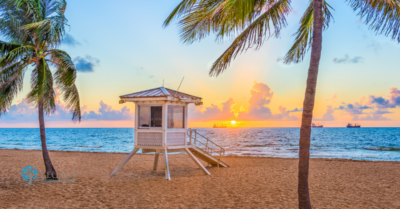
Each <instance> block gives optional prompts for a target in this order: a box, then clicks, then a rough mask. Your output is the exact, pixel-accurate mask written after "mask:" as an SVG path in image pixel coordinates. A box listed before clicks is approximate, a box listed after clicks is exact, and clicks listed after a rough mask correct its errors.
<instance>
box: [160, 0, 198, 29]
mask: <svg viewBox="0 0 400 209" xmlns="http://www.w3.org/2000/svg"><path fill="white" fill-rule="evenodd" d="M201 1H204V0H182V1H181V3H179V4H178V6H176V7H175V9H174V10H173V11H172V12H171V14H170V15H169V16H168V17H167V19H165V21H164V24H163V26H164V27H167V26H168V25H169V24H170V23H171V21H172V20H173V19H174V18H178V17H180V16H181V15H183V14H184V13H187V12H189V11H190V10H191V8H192V7H193V6H194V5H195V4H196V3H198V2H201Z"/></svg>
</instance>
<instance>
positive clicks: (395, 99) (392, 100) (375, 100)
mask: <svg viewBox="0 0 400 209" xmlns="http://www.w3.org/2000/svg"><path fill="white" fill-rule="evenodd" d="M389 90H390V95H391V96H390V97H389V98H388V99H385V98H383V97H376V96H373V95H371V96H369V102H370V103H371V104H376V105H377V107H378V108H396V107H397V106H399V107H400V90H399V89H398V88H391V89H389Z"/></svg>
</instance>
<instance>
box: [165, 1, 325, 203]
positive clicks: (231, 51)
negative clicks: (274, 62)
mask: <svg viewBox="0 0 400 209" xmlns="http://www.w3.org/2000/svg"><path fill="white" fill-rule="evenodd" d="M290 2H291V1H290V0H212V1H211V0H182V1H181V3H180V4H179V5H178V6H177V7H176V8H175V9H174V10H173V11H172V13H171V14H170V15H169V16H168V18H167V19H166V20H165V22H164V26H168V25H169V24H170V23H171V22H172V20H173V19H174V18H180V19H179V26H180V29H181V32H180V35H181V39H182V41H183V42H184V43H188V44H190V43H193V42H194V41H197V40H201V39H203V38H204V37H206V36H207V35H209V34H210V33H212V32H214V33H216V35H217V40H223V39H224V38H229V37H235V36H236V38H235V39H234V41H233V43H232V44H231V45H230V47H229V48H228V49H227V50H226V51H225V52H224V53H223V54H222V55H221V56H220V57H219V58H218V59H217V60H216V61H215V62H214V64H213V65H212V67H211V69H210V72H209V75H210V76H218V75H220V74H221V73H222V72H223V71H224V70H226V69H227V68H228V67H229V64H230V63H231V61H232V60H233V59H234V58H235V57H236V56H237V55H238V54H240V53H243V52H245V51H246V50H247V49H249V48H251V47H255V48H256V49H259V48H260V47H261V45H262V44H263V43H264V41H265V40H266V39H268V38H269V37H271V36H275V37H278V36H279V34H280V31H281V29H282V28H283V27H285V26H286V16H287V15H288V13H289V12H290V11H291V7H290ZM330 9H332V8H331V7H330V6H329V4H328V3H326V2H325V1H323V0H311V1H310V3H309V6H308V8H307V9H306V11H305V12H304V15H303V16H302V18H301V20H300V27H299V29H298V31H297V33H296V38H295V42H294V44H293V46H292V48H291V49H290V50H289V52H288V53H287V54H286V56H285V63H292V62H295V63H297V62H300V61H302V60H303V58H304V55H305V54H306V53H307V51H308V50H309V49H310V48H311V60H310V66H309V70H308V78H307V87H306V92H305V98H304V103H303V115H302V122H301V129H300V142H299V146H300V150H299V171H298V201H299V208H311V202H310V197H309V190H308V171H309V156H310V136H311V122H312V114H313V109H314V100H315V93H316V86H317V77H318V69H319V62H320V57H321V49H322V31H323V29H326V28H327V27H328V26H329V21H330V19H331V17H332V15H331V13H330V11H329V10H330Z"/></svg>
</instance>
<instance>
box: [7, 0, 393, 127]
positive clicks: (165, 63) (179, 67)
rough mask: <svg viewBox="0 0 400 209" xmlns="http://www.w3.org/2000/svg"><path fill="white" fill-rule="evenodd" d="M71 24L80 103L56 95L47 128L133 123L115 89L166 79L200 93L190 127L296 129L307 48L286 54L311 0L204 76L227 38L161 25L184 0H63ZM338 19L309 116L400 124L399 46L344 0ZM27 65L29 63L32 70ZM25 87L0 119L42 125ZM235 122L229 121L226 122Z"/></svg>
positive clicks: (326, 36)
mask: <svg viewBox="0 0 400 209" xmlns="http://www.w3.org/2000/svg"><path fill="white" fill-rule="evenodd" d="M67 2H68V6H67V12H66V16H67V18H68V24H69V25H70V27H67V28H66V31H67V33H66V36H65V38H64V43H63V44H62V45H61V49H63V50H65V51H67V52H68V53H69V54H70V55H71V57H72V58H73V59H74V62H75V65H76V67H77V69H78V70H79V72H78V79H77V86H78V90H79V93H80V99H81V105H82V110H83V112H84V113H83V115H82V122H81V123H77V124H75V123H73V122H72V121H71V118H72V115H71V114H69V113H68V111H67V109H66V108H65V106H64V104H63V103H62V101H59V102H58V103H57V108H58V109H57V112H56V113H55V114H54V115H52V116H49V117H46V122H47V123H46V127H133V116H134V111H135V110H134V105H133V103H125V104H118V101H119V96H120V95H123V94H128V93H132V92H137V91H141V90H146V89H151V88H155V87H159V86H162V84H163V80H165V86H166V87H168V88H171V89H176V88H178V86H179V83H180V81H181V79H182V77H183V76H185V79H184V81H183V83H182V86H181V88H180V91H183V92H185V93H189V94H192V95H196V96H200V97H202V98H203V101H204V105H203V106H200V107H196V106H194V105H192V106H191V107H190V110H189V111H190V113H189V126H191V127H212V125H213V124H215V123H218V124H220V123H226V124H228V125H229V126H231V127H299V126H300V123H301V109H302V103H303V99H304V92H305V84H306V76H307V70H308V64H309V60H310V56H309V55H310V53H308V56H306V57H305V59H304V61H303V62H302V63H299V64H291V65H286V64H284V63H282V58H283V57H284V55H285V54H286V52H287V51H288V49H289V48H290V47H291V45H292V43H293V40H294V37H293V34H294V33H295V32H296V30H297V28H298V26H299V23H298V22H299V19H300V17H301V16H302V14H303V12H304V10H305V8H306V7H307V5H308V1H304V0H303V1H293V2H292V7H293V11H292V13H291V14H290V15H289V16H288V26H287V27H286V28H285V29H284V30H283V31H282V32H281V36H280V38H278V39H276V38H271V39H269V40H268V41H267V42H265V44H264V45H263V47H262V48H261V49H260V50H257V51H256V50H253V49H249V50H248V51H247V53H245V54H242V55H239V56H238V57H237V59H236V60H235V61H234V62H233V63H232V64H231V66H230V67H229V69H227V70H226V71H225V72H224V73H223V74H222V75H220V76H219V77H217V78H211V77H209V76H208V70H209V69H210V66H211V64H212V63H213V62H214V61H215V60H216V59H217V58H218V57H219V55H221V53H222V52H223V51H224V50H225V49H226V48H227V47H228V46H229V45H230V43H231V42H232V40H226V41H225V42H223V43H217V42H215V36H213V35H211V36H210V37H208V38H206V39H204V40H202V41H201V42H196V43H194V44H192V45H185V44H182V43H181V41H180V39H179V28H178V27H177V26H176V24H173V25H171V26H169V27H167V28H163V27H162V23H163V21H164V20H165V18H166V17H167V16H168V14H169V13H170V12H171V11H172V9H173V8H174V7H175V6H176V5H177V4H178V3H179V2H180V1H179V0H170V1H128V0H126V1H122V0H120V1H103V0H96V1H94V0H85V1H78V0H68V1H67ZM328 2H329V3H330V4H331V6H333V8H334V9H335V11H333V12H332V14H333V16H334V20H333V21H332V22H331V24H330V27H329V28H328V30H326V31H324V33H323V46H322V58H321V64H320V72H319V78H318V86H317V95H316V104H315V111H314V122H315V123H321V124H324V125H325V126H326V127H344V126H345V125H346V124H347V123H349V122H351V123H359V124H361V125H362V126H363V127H368V126H372V127H389V126H397V127H398V126H400V121H399V118H400V79H399V78H400V69H399V64H400V59H399V57H400V56H399V55H400V45H399V44H398V43H397V42H395V41H393V40H391V39H390V38H388V37H385V36H384V35H379V34H378V35H376V33H375V32H373V31H370V30H368V26H366V25H365V24H364V23H363V21H362V20H361V19H360V18H359V17H358V16H357V15H356V13H355V12H354V11H353V10H352V9H351V8H350V7H349V6H348V5H347V3H346V2H345V1H333V0H330V1H328ZM28 72H29V71H28ZM29 87H30V73H27V74H26V75H25V83H24V91H23V92H21V93H20V94H18V96H17V98H15V100H14V102H13V106H12V107H11V108H10V109H9V111H8V113H6V114H5V115H2V116H0V127H38V122H37V121H38V117H37V111H36V109H35V107H34V106H32V105H31V104H29V103H28V102H27V101H26V100H24V98H25V97H26V95H27V93H28V91H29ZM232 120H234V121H237V123H236V124H232V123H231V122H230V121H232Z"/></svg>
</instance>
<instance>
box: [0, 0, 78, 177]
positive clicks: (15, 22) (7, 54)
mask: <svg viewBox="0 0 400 209" xmlns="http://www.w3.org/2000/svg"><path fill="white" fill-rule="evenodd" d="M0 9H1V12H2V13H1V20H0V33H1V35H2V36H3V37H5V38H6V39H7V42H4V41H0V53H1V56H2V57H1V58H0V110H1V111H0V114H4V113H6V112H7V109H8V108H9V107H10V106H11V103H12V101H13V99H14V98H15V96H16V95H17V93H18V92H20V91H22V87H23V80H24V74H25V73H26V72H27V71H28V70H31V90H30V92H29V93H28V95H27V99H28V100H29V101H30V102H31V103H33V104H35V105H36V106H37V108H38V113H39V125H40V140H41V144H42V154H43V160H44V164H45V168H46V173H47V178H48V179H57V173H56V171H55V169H54V167H53V165H52V163H51V160H50V157H49V153H48V151H47V146H46V132H45V123H44V113H46V114H47V115H50V114H51V113H53V112H54V111H55V110H56V106H55V91H54V88H55V85H56V86H58V87H59V91H60V94H61V95H62V97H63V99H64V101H65V103H66V104H67V105H68V106H69V107H70V110H71V112H72V120H74V121H80V119H81V112H80V104H79V94H78V90H77V88H76V86H75V79H76V69H75V66H74V63H73V62H72V59H71V57H70V56H69V55H68V54H67V53H66V52H65V51H62V50H59V49H57V46H58V45H59V44H60V41H61V40H62V37H63V34H64V26H65V25H66V22H67V19H66V18H65V16H64V12H65V9H66V2H65V1H64V0H1V1H0ZM50 65H52V66H53V67H54V69H55V72H54V74H53V72H52V71H51V70H50ZM54 82H55V83H54Z"/></svg>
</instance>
